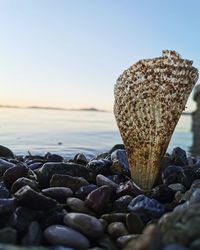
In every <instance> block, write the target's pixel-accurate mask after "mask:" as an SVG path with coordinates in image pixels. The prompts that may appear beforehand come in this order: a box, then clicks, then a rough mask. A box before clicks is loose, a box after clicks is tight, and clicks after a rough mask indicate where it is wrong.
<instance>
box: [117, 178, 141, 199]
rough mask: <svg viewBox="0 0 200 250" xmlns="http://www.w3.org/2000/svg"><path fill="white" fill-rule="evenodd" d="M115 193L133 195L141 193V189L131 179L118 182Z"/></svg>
mask: <svg viewBox="0 0 200 250" xmlns="http://www.w3.org/2000/svg"><path fill="white" fill-rule="evenodd" d="M116 194H117V196H118V197H120V196H123V195H131V196H133V197H135V196H137V195H139V194H142V191H141V189H140V188H139V187H138V186H137V185H136V184H135V183H134V182H133V181H131V180H130V181H126V182H124V183H122V184H120V185H119V187H118V188H117V190H116Z"/></svg>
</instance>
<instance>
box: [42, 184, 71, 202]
mask: <svg viewBox="0 0 200 250" xmlns="http://www.w3.org/2000/svg"><path fill="white" fill-rule="evenodd" d="M41 193H42V194H44V195H46V196H48V197H51V198H53V199H55V200H57V201H58V202H60V203H65V202H66V199H67V198H68V197H71V196H72V195H73V191H72V190H71V189H70V188H66V187H51V188H46V189H42V191H41Z"/></svg>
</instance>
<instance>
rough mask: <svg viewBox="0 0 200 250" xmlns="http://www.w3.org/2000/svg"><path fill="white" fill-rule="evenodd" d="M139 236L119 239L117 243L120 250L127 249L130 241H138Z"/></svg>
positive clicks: (127, 236) (133, 235) (132, 235)
mask: <svg viewBox="0 0 200 250" xmlns="http://www.w3.org/2000/svg"><path fill="white" fill-rule="evenodd" d="M138 237H139V235H137V234H127V235H123V236H120V237H118V238H117V240H116V242H117V246H118V247H119V248H120V249H123V248H124V247H125V245H126V244H127V243H128V242H129V241H130V240H136V239H138Z"/></svg>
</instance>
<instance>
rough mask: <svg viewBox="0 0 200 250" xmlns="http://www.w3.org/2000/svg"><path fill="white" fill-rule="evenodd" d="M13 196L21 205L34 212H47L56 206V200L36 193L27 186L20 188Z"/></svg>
mask: <svg viewBox="0 0 200 250" xmlns="http://www.w3.org/2000/svg"><path fill="white" fill-rule="evenodd" d="M14 196H15V197H16V198H17V199H19V202H20V203H21V204H22V205H24V206H26V207H28V208H31V209H35V210H49V209H52V208H54V207H55V206H56V205H57V202H56V200H54V199H52V198H49V197H47V196H45V195H43V194H41V193H38V192H36V191H35V190H33V189H32V188H30V187H29V186H24V187H22V188H21V189H19V190H18V191H17V192H16V193H15V194H14Z"/></svg>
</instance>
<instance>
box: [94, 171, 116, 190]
mask: <svg viewBox="0 0 200 250" xmlns="http://www.w3.org/2000/svg"><path fill="white" fill-rule="evenodd" d="M96 183H97V186H99V187H101V186H104V185H107V186H109V187H111V188H112V189H113V190H115V189H117V187H118V185H117V184H116V183H115V182H113V181H111V180H110V179H109V178H107V177H106V176H104V175H102V174H98V175H97V176H96Z"/></svg>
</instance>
